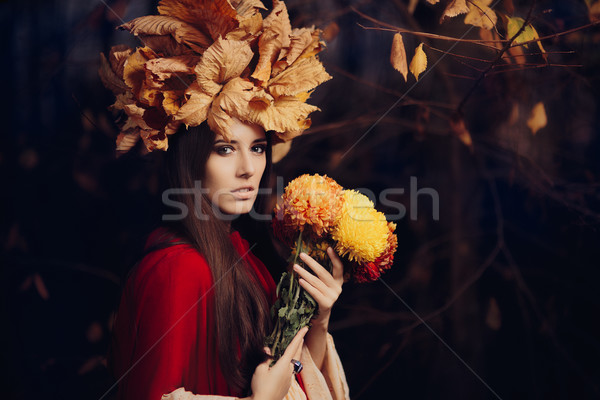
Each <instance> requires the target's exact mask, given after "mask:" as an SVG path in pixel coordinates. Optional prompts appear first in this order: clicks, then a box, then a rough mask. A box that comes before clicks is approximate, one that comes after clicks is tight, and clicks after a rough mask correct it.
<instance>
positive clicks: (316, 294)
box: [299, 279, 332, 308]
mask: <svg viewBox="0 0 600 400" xmlns="http://www.w3.org/2000/svg"><path fill="white" fill-rule="evenodd" d="M299 282H300V285H301V286H302V288H303V289H304V290H306V291H307V292H308V294H310V295H311V296H312V297H313V299H315V301H316V302H317V303H318V304H319V307H325V308H329V307H330V304H329V303H332V301H331V300H329V297H328V296H326V295H325V294H324V293H322V292H321V291H319V289H317V288H316V287H314V286H312V285H311V284H310V283H308V282H307V281H305V280H302V279H300V280H299Z"/></svg>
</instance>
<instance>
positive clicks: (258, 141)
mask: <svg viewBox="0 0 600 400" xmlns="http://www.w3.org/2000/svg"><path fill="white" fill-rule="evenodd" d="M266 141H267V139H266V138H259V139H256V140H254V141H253V142H252V143H253V144H254V143H260V142H266ZM218 143H227V144H229V143H232V144H238V141H237V140H232V141H231V142H226V141H224V140H223V139H219V140H215V142H214V143H213V144H218Z"/></svg>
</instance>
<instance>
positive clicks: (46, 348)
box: [0, 0, 600, 399]
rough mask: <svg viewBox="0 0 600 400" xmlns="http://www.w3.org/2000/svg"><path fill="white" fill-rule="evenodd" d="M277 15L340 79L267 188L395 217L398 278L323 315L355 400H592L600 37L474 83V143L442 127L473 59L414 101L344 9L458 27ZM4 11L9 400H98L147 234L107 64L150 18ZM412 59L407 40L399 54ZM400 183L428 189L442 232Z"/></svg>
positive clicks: (17, 6)
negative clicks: (321, 44) (366, 194)
mask: <svg viewBox="0 0 600 400" xmlns="http://www.w3.org/2000/svg"><path fill="white" fill-rule="evenodd" d="M508 3H510V4H513V5H514V8H515V10H514V15H516V16H521V17H523V18H524V17H525V16H526V15H527V12H528V10H529V9H530V7H531V5H532V1H518V0H515V1H514V2H513V1H502V2H500V3H499V4H498V5H497V7H498V9H502V7H505V8H506V7H507V6H508V5H509V4H508ZM286 4H287V5H288V9H289V11H290V17H291V20H292V26H294V27H299V26H305V25H311V24H315V25H316V26H317V27H320V28H323V29H326V31H327V32H328V35H330V40H329V42H328V48H327V49H326V50H325V51H324V52H322V53H321V55H320V58H321V60H322V61H323V63H324V64H325V67H326V69H327V70H328V72H329V73H330V74H331V75H332V76H333V79H332V80H331V81H329V82H327V83H325V84H323V85H321V87H319V88H318V89H317V90H316V91H315V93H314V94H313V96H312V101H311V102H312V103H313V104H316V105H318V106H319V107H320V108H321V109H322V110H323V111H322V112H318V113H315V114H313V116H312V117H313V127H312V128H311V129H310V130H309V131H307V134H306V135H304V136H303V137H300V138H298V139H296V140H295V141H294V145H293V149H292V151H291V153H290V154H289V155H288V156H287V157H286V158H285V159H284V160H283V161H281V162H280V163H279V164H277V165H276V166H275V174H276V175H278V176H282V177H283V179H284V180H285V181H286V182H287V181H288V180H290V179H292V178H294V177H296V176H297V175H299V174H301V173H305V172H318V173H321V174H328V175H329V176H332V177H333V178H335V179H336V180H337V181H338V182H340V183H341V184H342V185H344V186H345V187H355V188H365V189H369V190H371V191H373V193H375V194H376V195H378V194H379V193H381V192H382V191H383V190H385V189H389V188H403V189H404V190H405V191H404V194H396V195H394V196H391V197H390V198H391V199H393V200H394V201H397V202H398V203H400V204H402V205H403V206H404V207H405V208H406V210H407V214H406V216H404V217H403V218H399V219H397V221H396V222H397V223H398V228H397V234H398V239H399V250H398V253H397V255H396V260H395V264H394V267H393V269H392V270H391V271H389V272H387V273H386V274H384V275H383V276H382V281H380V282H374V283H370V284H364V285H356V284H347V285H345V287H344V292H343V293H342V296H341V297H340V299H339V301H338V304H337V305H336V308H335V309H334V313H333V316H332V323H331V333H332V335H333V336H334V338H335V340H336V346H337V349H338V352H339V355H340V357H341V359H342V362H343V364H344V367H345V371H346V374H347V378H348V382H349V385H350V390H351V395H352V398H353V399H380V398H390V399H392V398H393V399H396V398H398V399H488V398H497V397H499V398H502V399H571V398H578V399H584V398H600V367H599V365H600V364H599V363H598V358H599V357H600V324H598V322H597V320H598V318H599V317H600V290H599V278H600V262H599V257H600V233H599V228H600V207H599V206H600V190H599V187H600V157H598V155H599V154H600V141H599V135H598V134H599V133H600V121H599V118H598V115H599V113H600V107H599V101H600V27H599V26H598V25H596V26H594V27H589V28H587V29H583V30H580V31H576V32H574V33H572V34H569V35H564V36H560V37H556V38H552V39H548V40H545V41H544V46H545V48H546V51H548V52H556V54H551V55H550V58H551V60H553V62H554V63H556V64H564V65H579V66H577V67H552V66H544V67H540V68H517V69H516V70H513V71H505V72H502V73H494V74H490V75H488V76H486V77H485V79H483V80H482V81H481V84H480V85H478V86H477V87H476V89H475V90H474V91H473V92H472V94H471V95H470V96H469V97H468V98H467V101H466V103H465V105H464V108H463V109H462V111H463V117H464V121H465V125H466V128H467V129H468V131H469V132H470V136H471V137H472V146H471V147H469V146H467V145H465V144H464V143H463V142H461V140H459V138H458V137H457V135H456V134H455V132H456V129H454V130H453V129H452V125H451V122H452V121H453V120H452V115H453V110H455V109H456V107H457V104H459V102H460V101H461V100H462V99H464V98H465V96H466V95H467V93H469V90H471V88H472V87H473V85H474V82H475V79H477V77H478V76H479V72H478V71H477V70H475V69H473V68H472V66H473V65H476V63H475V62H474V61H473V60H468V59H467V60H466V61H465V60H464V59H460V58H457V57H451V56H448V57H442V54H443V53H441V52H436V51H433V50H431V49H430V48H427V47H426V48H425V51H426V53H427V56H428V59H429V67H428V68H429V69H430V71H429V72H428V73H427V74H426V75H425V76H423V75H422V76H421V77H420V79H419V83H418V84H417V85H415V86H414V88H411V86H412V85H413V84H414V83H415V80H414V77H409V81H408V83H405V82H404V80H403V78H402V76H401V75H400V74H399V73H398V72H397V71H395V70H394V69H393V68H392V66H391V65H390V61H389V58H390V48H391V44H392V37H393V32H386V31H379V30H370V29H364V28H363V27H361V26H360V25H358V24H359V23H360V24H361V25H363V26H373V24H372V23H370V22H369V21H366V20H365V19H364V18H362V17H361V16H359V15H358V14H357V13H356V12H355V11H354V10H353V9H352V8H350V7H351V6H354V7H356V9H357V10H359V11H360V12H362V13H364V14H366V15H368V16H370V17H373V18H376V19H378V20H381V21H385V22H387V23H389V24H392V25H394V26H398V27H404V28H407V29H412V30H415V31H426V32H435V33H439V34H444V35H449V36H454V37H459V36H461V35H462V34H463V33H464V32H466V31H467V30H468V26H467V25H465V24H464V23H462V19H463V18H460V17H459V18H457V19H454V20H450V21H446V22H444V23H443V24H440V23H439V17H440V12H441V10H442V9H443V8H442V9H440V8H439V7H436V6H432V5H430V4H428V3H426V2H425V1H419V2H418V3H417V2H412V1H408V0H394V1H391V0H386V1H374V0H360V1H342V0H320V1H314V0H302V1H300V0H293V1H292V0H288V1H287V2H286ZM107 5H108V6H110V9H109V8H108V7H107ZM266 5H267V6H268V7H270V2H266ZM412 7H415V8H414V10H412ZM0 10H1V15H2V24H0V29H1V30H2V52H3V62H2V76H3V84H2V88H3V90H4V94H5V96H4V98H3V101H2V114H3V117H2V121H3V125H2V142H1V145H0V174H1V176H2V181H1V182H2V189H1V192H0V193H1V194H0V206H1V209H2V211H3V213H2V226H1V230H0V243H1V246H2V261H1V264H2V272H1V273H2V279H1V282H2V286H1V289H0V296H2V303H1V304H2V308H1V314H0V320H2V329H1V331H2V338H3V340H2V342H3V344H2V348H3V349H2V355H3V366H4V368H3V369H4V371H3V374H2V381H3V382H2V397H3V398H7V399H33V398H38V399H98V398H100V397H101V396H102V395H103V394H104V393H105V392H106V390H107V389H108V388H109V387H110V386H111V385H112V380H111V377H110V376H109V374H108V372H107V370H106V368H105V367H104V356H105V353H106V349H107V346H108V341H109V338H110V320H111V315H112V313H113V312H114V310H115V308H116V306H117V302H118V299H119V294H120V288H121V284H122V280H123V279H124V277H125V276H126V274H127V272H128V270H129V268H131V267H132V265H133V264H134V263H135V262H136V261H137V259H136V257H137V256H138V255H139V254H140V251H141V247H142V245H143V243H144V240H145V235H147V234H148V233H149V231H150V230H151V229H152V227H154V226H155V225H157V224H158V223H159V222H160V203H159V200H160V193H159V190H158V188H159V187H160V182H159V180H158V176H159V175H160V174H159V172H160V171H159V168H160V164H159V163H157V162H155V159H154V158H153V157H140V156H135V155H132V156H125V157H121V158H118V159H117V158H116V157H115V152H114V147H115V138H116V135H117V133H118V132H117V127H116V125H115V124H114V122H113V120H114V118H113V115H112V114H111V113H110V111H109V110H108V109H107V107H108V106H109V105H110V104H111V103H112V102H113V96H112V94H111V93H110V92H109V91H108V90H107V89H105V88H104V87H103V86H102V83H101V81H100V79H99V77H98V73H97V71H98V67H99V60H100V59H99V54H100V52H105V53H107V52H108V50H109V49H110V47H111V46H113V45H116V44H119V43H126V44H128V45H130V46H135V45H137V42H136V40H135V38H133V37H131V36H130V35H129V34H128V33H127V32H121V31H118V30H115V27H116V26H117V25H119V24H121V20H124V21H129V20H131V19H133V18H135V17H138V16H141V15H146V14H154V13H156V2H152V1H135V0H110V1H107V2H106V3H105V2H104V1H94V0H91V1H75V0H63V1H52V0H44V1H33V0H20V1H8V2H7V1H3V2H2V3H0ZM111 10H112V11H111ZM532 10H533V15H535V16H536V19H535V22H534V26H535V27H536V29H537V30H538V32H539V33H540V36H547V35H552V34H555V33H557V32H561V31H565V30H568V29H572V28H576V27H580V26H583V25H586V24H588V23H589V22H590V13H589V11H588V7H587V5H586V2H585V1H584V0H555V1H537V2H536V3H535V5H534V7H533V9H532ZM545 10H550V11H547V12H544V11H545ZM113 11H114V12H113ZM467 37H473V38H478V36H477V30H473V31H472V32H470V33H468V34H467ZM423 40H424V41H425V42H426V43H427V44H429V45H432V46H435V47H437V48H439V49H448V48H449V46H450V45H451V43H450V44H449V43H446V42H441V41H436V40H435V39H423ZM420 41H421V39H419V38H417V37H414V36H411V35H405V36H404V42H405V44H406V48H407V53H408V54H409V58H410V57H411V54H412V52H413V50H414V48H415V47H416V46H417V45H418V44H419V43H420ZM452 52H453V53H460V54H466V55H470V56H473V57H475V56H486V57H487V58H489V57H490V53H485V52H484V51H483V50H481V49H478V48H474V47H473V46H467V45H459V46H457V47H456V48H454V49H453V50H452ZM528 60H531V62H532V63H539V62H543V60H542V59H541V58H540V57H539V56H538V57H537V58H536V56H535V55H532V56H531V58H528ZM437 61H439V63H438V64H437V65H435V66H434V67H432V65H434V64H435V63H436V62H437ZM466 64H469V65H466ZM498 71H499V70H496V69H495V70H494V72H498ZM409 88H410V92H409V94H408V95H407V96H405V94H406V92H407V91H408V90H409ZM403 96H405V97H403ZM400 98H402V100H400V101H398V100H399V99H400ZM540 101H542V102H544V105H545V107H546V111H547V116H548V124H547V126H546V127H544V128H542V129H541V130H540V131H538V132H537V133H536V134H535V135H533V134H532V133H531V131H530V130H529V129H528V128H527V125H526V121H527V118H528V115H529V111H530V110H531V109H532V108H533V106H534V104H536V103H537V102H540ZM382 117H383V118H382ZM365 133H366V134H365ZM357 140H358V144H357V145H355V144H356V143H357ZM348 150H350V151H348ZM411 177H415V178H416V181H417V185H418V186H417V188H418V189H422V188H431V189H434V190H435V191H436V192H437V194H438V196H439V219H437V218H434V213H433V211H434V203H433V202H432V201H431V197H430V196H428V195H426V194H421V195H419V197H416V193H415V191H414V189H415V188H414V187H413V188H411V184H410V182H411ZM411 190H412V191H411ZM411 194H412V196H411ZM415 197H416V198H417V199H418V210H416V211H415V207H416V204H415V202H414V201H411V199H412V200H414V198H415ZM377 207H378V208H380V209H381V210H382V211H388V212H391V211H392V210H386V209H385V205H382V204H380V203H378V204H377ZM411 211H412V212H413V213H416V214H413V215H416V218H411ZM494 393H495V394H496V395H495V394H494ZM110 397H111V395H109V396H108V398H110Z"/></svg>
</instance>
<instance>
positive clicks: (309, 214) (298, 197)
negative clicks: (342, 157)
mask: <svg viewBox="0 0 600 400" xmlns="http://www.w3.org/2000/svg"><path fill="white" fill-rule="evenodd" d="M341 194H342V187H341V186H340V185H338V184H337V182H336V181H334V180H333V179H331V178H329V177H328V176H326V175H325V176H321V175H318V174H315V175H308V174H304V175H302V176H299V177H298V178H296V179H294V180H293V181H291V182H290V183H289V184H288V185H287V187H286V188H285V193H284V194H283V203H282V204H281V205H277V207H276V208H275V214H276V217H277V219H280V221H278V222H275V223H274V227H275V228H276V231H279V235H278V236H280V237H284V238H286V237H289V236H290V232H291V235H292V236H293V235H294V233H295V232H303V231H304V230H305V227H306V226H307V225H308V226H309V227H310V230H311V232H310V233H312V234H314V235H315V236H316V237H322V236H323V235H324V234H325V233H327V232H328V231H329V230H330V229H331V227H332V226H333V225H335V223H336V222H337V221H338V219H339V217H340V212H341V210H342V205H343V197H342V196H341ZM278 224H281V226H278Z"/></svg>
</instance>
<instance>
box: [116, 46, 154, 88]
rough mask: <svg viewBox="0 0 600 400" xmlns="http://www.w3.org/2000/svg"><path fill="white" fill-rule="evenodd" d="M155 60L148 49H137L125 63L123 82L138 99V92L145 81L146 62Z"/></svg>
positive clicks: (152, 53)
mask: <svg viewBox="0 0 600 400" xmlns="http://www.w3.org/2000/svg"><path fill="white" fill-rule="evenodd" d="M154 58H156V56H155V53H154V52H153V51H152V49H150V48H148V47H143V48H138V49H137V50H136V51H135V52H134V53H133V54H131V55H130V56H129V57H128V58H127V60H126V61H125V66H124V68H123V80H124V81H125V83H126V84H127V86H129V87H130V88H131V89H132V92H133V95H134V96H135V97H139V92H140V90H141V88H142V85H143V83H144V80H145V79H146V69H145V68H144V64H145V63H146V61H149V60H151V59H154Z"/></svg>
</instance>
